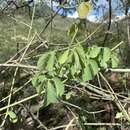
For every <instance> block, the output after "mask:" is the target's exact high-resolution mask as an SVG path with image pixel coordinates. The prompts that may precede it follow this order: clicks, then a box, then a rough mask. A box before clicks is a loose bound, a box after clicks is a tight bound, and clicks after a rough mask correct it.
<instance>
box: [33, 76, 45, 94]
mask: <svg viewBox="0 0 130 130" xmlns="http://www.w3.org/2000/svg"><path fill="white" fill-rule="evenodd" d="M44 81H46V76H45V75H40V74H36V75H35V76H34V77H33V79H32V84H33V87H35V89H36V91H37V93H39V94H40V93H41V92H42V90H43V89H44Z"/></svg>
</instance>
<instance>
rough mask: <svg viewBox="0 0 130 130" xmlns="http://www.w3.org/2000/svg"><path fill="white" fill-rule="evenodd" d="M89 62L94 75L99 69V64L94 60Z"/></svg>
mask: <svg viewBox="0 0 130 130" xmlns="http://www.w3.org/2000/svg"><path fill="white" fill-rule="evenodd" d="M89 63H90V65H91V72H92V74H93V76H95V75H96V74H97V73H98V71H99V66H98V64H97V62H96V61H95V60H90V61H89Z"/></svg>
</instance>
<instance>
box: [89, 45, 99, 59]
mask: <svg viewBox="0 0 130 130" xmlns="http://www.w3.org/2000/svg"><path fill="white" fill-rule="evenodd" d="M100 51H101V48H100V47H97V46H94V47H91V48H90V52H89V57H90V58H96V57H97V56H98V55H99V53H100Z"/></svg>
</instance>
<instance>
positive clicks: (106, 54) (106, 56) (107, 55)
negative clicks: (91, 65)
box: [103, 48, 111, 62]
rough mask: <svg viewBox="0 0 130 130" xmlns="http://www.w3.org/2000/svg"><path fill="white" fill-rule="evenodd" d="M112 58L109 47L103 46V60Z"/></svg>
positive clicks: (106, 60)
mask: <svg viewBox="0 0 130 130" xmlns="http://www.w3.org/2000/svg"><path fill="white" fill-rule="evenodd" d="M110 58H111V50H110V49H109V48H103V61H104V62H108V61H109V60H110Z"/></svg>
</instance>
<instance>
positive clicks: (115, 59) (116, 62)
mask: <svg viewBox="0 0 130 130" xmlns="http://www.w3.org/2000/svg"><path fill="white" fill-rule="evenodd" d="M111 64H112V68H117V67H118V65H119V58H118V57H117V55H115V54H113V55H112V57H111Z"/></svg>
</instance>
